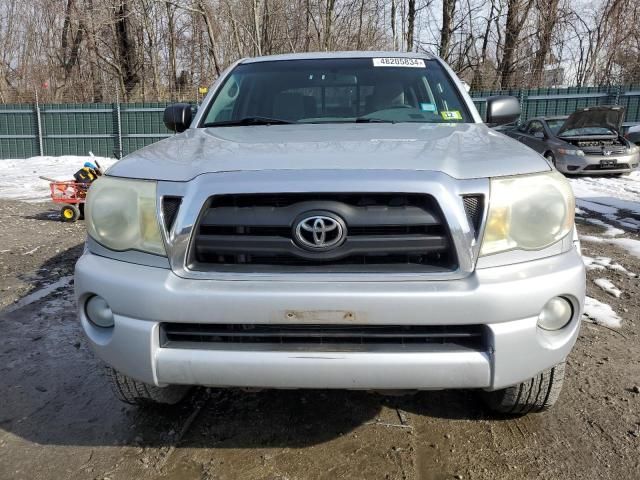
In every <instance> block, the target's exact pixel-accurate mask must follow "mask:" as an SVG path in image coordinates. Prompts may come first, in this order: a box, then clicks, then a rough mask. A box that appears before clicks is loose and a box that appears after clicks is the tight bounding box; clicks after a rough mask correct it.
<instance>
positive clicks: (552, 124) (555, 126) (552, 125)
mask: <svg viewBox="0 0 640 480" xmlns="http://www.w3.org/2000/svg"><path fill="white" fill-rule="evenodd" d="M565 120H566V118H558V119H557V120H547V126H548V127H549V130H551V132H552V133H553V134H554V135H557V134H558V131H559V130H560V127H562V125H564V122H565Z"/></svg>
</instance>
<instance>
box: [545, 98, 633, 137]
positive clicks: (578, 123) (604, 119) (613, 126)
mask: <svg viewBox="0 0 640 480" xmlns="http://www.w3.org/2000/svg"><path fill="white" fill-rule="evenodd" d="M624 113H625V109H624V107H607V106H598V107H587V108H581V109H580V110H576V111H575V112H573V113H572V114H571V115H569V118H567V119H566V120H565V122H564V124H563V125H562V127H560V130H558V136H559V137H562V136H563V134H564V133H565V132H568V131H570V130H575V129H577V128H591V127H601V128H608V129H609V130H613V131H614V132H617V133H620V131H621V128H622V122H623V121H624Z"/></svg>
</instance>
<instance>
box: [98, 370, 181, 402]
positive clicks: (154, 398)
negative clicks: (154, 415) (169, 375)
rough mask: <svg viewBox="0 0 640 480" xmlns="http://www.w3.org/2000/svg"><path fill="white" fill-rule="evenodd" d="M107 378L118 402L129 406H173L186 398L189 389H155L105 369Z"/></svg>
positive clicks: (177, 386)
mask: <svg viewBox="0 0 640 480" xmlns="http://www.w3.org/2000/svg"><path fill="white" fill-rule="evenodd" d="M106 371H107V378H108V379H109V383H111V388H113V391H114V393H115V394H116V397H118V400H120V401H122V402H125V403H129V404H131V405H175V404H176V403H178V402H180V401H181V400H182V399H184V397H186V395H187V393H188V392H189V389H190V388H191V387H189V386H185V385H169V386H167V387H156V386H155V385H149V384H148V383H143V382H139V381H138V380H135V379H133V378H131V377H128V376H126V375H123V374H122V373H120V372H118V371H117V370H114V369H113V368H111V367H106Z"/></svg>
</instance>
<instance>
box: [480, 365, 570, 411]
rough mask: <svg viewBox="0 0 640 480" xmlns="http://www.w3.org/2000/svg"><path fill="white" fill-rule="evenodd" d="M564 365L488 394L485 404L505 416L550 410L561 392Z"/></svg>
mask: <svg viewBox="0 0 640 480" xmlns="http://www.w3.org/2000/svg"><path fill="white" fill-rule="evenodd" d="M564 369H565V364H564V363H559V364H558V365H556V366H554V367H552V368H549V369H547V370H544V371H543V372H541V373H539V374H538V375H536V376H535V377H533V378H532V379H530V380H527V381H525V382H522V383H519V384H518V385H514V386H512V387H508V388H505V389H503V390H497V391H495V392H488V393H487V395H486V397H485V398H486V402H487V404H488V406H489V408H491V409H492V410H494V411H495V412H498V413H503V414H506V415H525V414H527V413H531V412H542V411H544V410H548V409H549V408H551V407H552V406H553V405H554V404H555V403H556V401H557V400H558V397H559V396H560V392H561V391H562V384H563V381H564Z"/></svg>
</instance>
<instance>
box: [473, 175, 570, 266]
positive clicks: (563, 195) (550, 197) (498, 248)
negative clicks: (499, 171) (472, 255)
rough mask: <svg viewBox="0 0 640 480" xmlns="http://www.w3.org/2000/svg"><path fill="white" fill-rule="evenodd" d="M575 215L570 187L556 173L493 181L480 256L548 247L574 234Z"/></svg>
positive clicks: (564, 179)
mask: <svg viewBox="0 0 640 480" xmlns="http://www.w3.org/2000/svg"><path fill="white" fill-rule="evenodd" d="M574 213H575V199H574V197H573V192H572V191H571V186H570V185H569V182H568V181H567V179H566V178H564V176H563V175H562V174H560V173H558V172H556V171H553V172H549V173H543V174H535V175H525V176H518V177H508V178H496V179H492V180H491V196H490V198H489V213H488V216H487V226H486V227H485V232H484V238H483V240H482V248H481V249H480V255H489V254H492V253H497V252H502V251H506V250H514V249H522V250H541V249H543V248H545V247H548V246H549V245H552V244H554V243H556V242H557V241H558V240H560V239H562V238H563V237H564V236H565V235H567V234H568V233H569V232H570V231H571V229H572V228H573V216H574Z"/></svg>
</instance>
